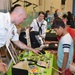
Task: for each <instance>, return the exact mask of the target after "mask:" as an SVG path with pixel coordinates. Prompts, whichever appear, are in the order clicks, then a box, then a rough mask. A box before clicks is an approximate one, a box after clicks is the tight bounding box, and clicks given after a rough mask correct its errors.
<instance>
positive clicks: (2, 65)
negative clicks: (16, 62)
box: [0, 62, 7, 73]
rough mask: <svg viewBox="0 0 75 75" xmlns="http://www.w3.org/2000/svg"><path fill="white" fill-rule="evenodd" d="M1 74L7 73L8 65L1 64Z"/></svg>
mask: <svg viewBox="0 0 75 75" xmlns="http://www.w3.org/2000/svg"><path fill="white" fill-rule="evenodd" d="M0 72H3V73H5V72H7V66H6V64H4V63H2V62H0Z"/></svg>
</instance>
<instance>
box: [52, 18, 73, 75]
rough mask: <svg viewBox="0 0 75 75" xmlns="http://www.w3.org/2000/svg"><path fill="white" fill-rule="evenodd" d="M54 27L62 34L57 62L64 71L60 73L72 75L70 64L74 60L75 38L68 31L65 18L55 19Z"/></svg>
mask: <svg viewBox="0 0 75 75" xmlns="http://www.w3.org/2000/svg"><path fill="white" fill-rule="evenodd" d="M52 28H53V29H54V30H55V31H56V33H57V34H58V35H59V36H61V38H60V41H59V46H58V52H57V57H58V59H57V64H58V67H59V70H60V71H61V72H62V73H59V74H60V75H72V74H71V72H70V71H69V64H70V63H71V62H72V61H73V53H74V47H73V39H72V37H71V35H70V34H69V33H68V32H67V30H66V27H65V24H64V22H63V20H62V19H61V18H59V17H57V18H55V19H54V21H53V25H52Z"/></svg>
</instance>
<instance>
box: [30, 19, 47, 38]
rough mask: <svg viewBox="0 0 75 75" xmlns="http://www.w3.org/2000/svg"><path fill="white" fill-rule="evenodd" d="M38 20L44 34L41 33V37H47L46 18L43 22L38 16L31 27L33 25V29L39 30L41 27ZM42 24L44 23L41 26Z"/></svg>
mask: <svg viewBox="0 0 75 75" xmlns="http://www.w3.org/2000/svg"><path fill="white" fill-rule="evenodd" d="M37 22H38V23H39V26H40V27H41V29H42V34H41V37H42V38H45V35H46V29H47V22H46V21H45V20H42V21H41V22H39V21H38V18H37V19H34V20H33V22H32V23H31V25H30V27H32V31H39V27H38V25H37ZM41 24H43V25H42V26H41Z"/></svg>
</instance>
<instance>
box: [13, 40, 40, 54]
mask: <svg viewBox="0 0 75 75" xmlns="http://www.w3.org/2000/svg"><path fill="white" fill-rule="evenodd" d="M13 43H14V44H15V45H16V46H18V47H19V48H21V49H25V50H30V51H32V52H34V53H36V54H38V52H39V50H35V49H33V48H31V47H28V46H26V45H25V44H24V43H22V42H21V41H19V40H18V41H14V42H13Z"/></svg>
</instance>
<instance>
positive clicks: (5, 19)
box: [0, 6, 39, 71]
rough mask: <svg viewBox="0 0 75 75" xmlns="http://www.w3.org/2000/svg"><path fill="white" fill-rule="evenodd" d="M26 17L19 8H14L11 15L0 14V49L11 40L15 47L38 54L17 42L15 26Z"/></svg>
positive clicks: (2, 64)
mask: <svg viewBox="0 0 75 75" xmlns="http://www.w3.org/2000/svg"><path fill="white" fill-rule="evenodd" d="M26 17H27V13H26V11H25V9H24V8H23V7H21V6H17V7H16V8H14V10H13V11H12V12H11V14H10V13H9V12H7V13H2V12H0V48H1V47H3V46H4V45H6V43H7V42H8V40H11V41H12V42H13V43H14V44H15V45H16V46H17V47H19V48H21V49H27V50H30V51H32V52H34V53H36V54H38V52H39V51H38V50H35V49H33V48H31V47H28V46H26V45H25V44H24V43H22V42H21V41H19V35H18V34H17V28H16V25H19V24H20V23H22V22H23V21H24V20H25V19H26ZM0 65H1V66H2V67H1V66H0V68H4V67H6V66H5V65H4V63H0ZM1 71H3V70H1ZM6 71H7V70H6Z"/></svg>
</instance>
